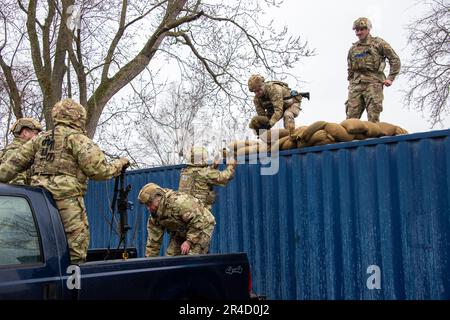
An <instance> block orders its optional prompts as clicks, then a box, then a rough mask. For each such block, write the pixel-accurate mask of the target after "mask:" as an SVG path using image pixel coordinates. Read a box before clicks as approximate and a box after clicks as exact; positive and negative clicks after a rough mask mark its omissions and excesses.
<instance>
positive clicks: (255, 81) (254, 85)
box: [248, 74, 264, 92]
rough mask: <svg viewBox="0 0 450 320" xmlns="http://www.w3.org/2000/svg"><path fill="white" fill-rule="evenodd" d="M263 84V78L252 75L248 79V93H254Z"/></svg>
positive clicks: (258, 75)
mask: <svg viewBox="0 0 450 320" xmlns="http://www.w3.org/2000/svg"><path fill="white" fill-rule="evenodd" d="M263 84H264V77H263V76H262V75H260V74H253V75H251V77H250V78H249V79H248V90H249V91H250V92H255V91H256V90H257V89H259V88H261V87H262V85H263Z"/></svg>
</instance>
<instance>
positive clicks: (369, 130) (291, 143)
mask: <svg viewBox="0 0 450 320" xmlns="http://www.w3.org/2000/svg"><path fill="white" fill-rule="evenodd" d="M400 134H408V132H407V131H406V130H404V129H402V128H400V127H398V126H396V125H393V124H390V123H386V122H379V123H373V122H369V121H362V120H359V119H347V120H344V121H342V122H341V123H340V124H339V123H332V122H326V121H317V122H314V123H313V124H311V125H309V126H302V127H298V128H296V129H295V131H294V133H293V135H292V137H290V136H289V132H288V130H286V129H272V130H266V131H265V132H263V133H262V134H261V135H260V136H259V138H260V139H259V141H249V140H245V141H234V142H232V143H230V144H229V145H228V149H229V150H230V151H231V150H234V152H235V153H236V154H237V156H245V155H250V154H255V153H266V152H267V151H268V150H270V151H271V152H278V151H282V150H289V149H295V148H304V147H311V146H321V145H326V144H332V143H337V142H349V141H353V140H365V139H368V138H378V137H383V136H395V135H400ZM277 137H278V140H276V138H277Z"/></svg>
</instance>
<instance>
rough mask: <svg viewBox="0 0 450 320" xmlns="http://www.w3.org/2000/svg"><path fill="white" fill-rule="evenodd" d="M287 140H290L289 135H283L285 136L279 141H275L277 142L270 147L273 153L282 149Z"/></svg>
mask: <svg viewBox="0 0 450 320" xmlns="http://www.w3.org/2000/svg"><path fill="white" fill-rule="evenodd" d="M286 140H289V136H287V137H283V138H281V139H279V140H278V141H275V142H274V143H273V144H272V146H271V148H270V151H271V152H272V153H276V152H279V151H280V150H282V146H283V143H284V142H285V141H286Z"/></svg>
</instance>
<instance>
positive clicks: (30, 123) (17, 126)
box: [10, 118, 42, 136]
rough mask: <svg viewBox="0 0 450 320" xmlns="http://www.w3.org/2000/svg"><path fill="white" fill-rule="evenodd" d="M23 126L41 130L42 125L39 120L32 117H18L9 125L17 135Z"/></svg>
mask: <svg viewBox="0 0 450 320" xmlns="http://www.w3.org/2000/svg"><path fill="white" fill-rule="evenodd" d="M23 128H28V129H31V130H37V131H42V126H41V124H40V123H39V121H37V120H35V119H32V118H20V119H19V120H17V121H16V122H15V123H14V124H13V125H12V127H11V130H10V131H11V132H12V133H13V134H14V135H15V136H17V135H19V134H20V131H21V130H22V129H23Z"/></svg>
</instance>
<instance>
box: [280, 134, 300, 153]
mask: <svg viewBox="0 0 450 320" xmlns="http://www.w3.org/2000/svg"><path fill="white" fill-rule="evenodd" d="M286 138H287V139H286V140H285V141H284V142H283V143H282V144H281V150H290V149H295V148H297V141H295V140H291V139H289V137H286Z"/></svg>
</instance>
